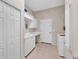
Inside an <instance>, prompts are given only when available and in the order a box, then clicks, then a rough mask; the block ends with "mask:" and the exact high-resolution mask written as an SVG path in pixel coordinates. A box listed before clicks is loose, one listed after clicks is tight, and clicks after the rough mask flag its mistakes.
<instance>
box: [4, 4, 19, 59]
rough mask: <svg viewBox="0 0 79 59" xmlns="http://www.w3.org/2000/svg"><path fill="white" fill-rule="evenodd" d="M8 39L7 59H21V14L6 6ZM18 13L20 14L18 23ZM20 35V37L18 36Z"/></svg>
mask: <svg viewBox="0 0 79 59" xmlns="http://www.w3.org/2000/svg"><path fill="white" fill-rule="evenodd" d="M6 11H7V12H6V14H8V15H6V16H7V17H6V20H7V21H6V25H5V26H7V28H6V30H7V31H6V33H7V35H6V39H7V59H20V23H19V22H20V16H19V14H20V12H19V11H18V10H16V9H15V8H13V7H11V6H8V5H6ZM15 11H16V12H18V13H19V14H18V15H17V16H19V17H18V21H17V22H16V17H15V15H16V13H15ZM17 34H18V35H17Z"/></svg>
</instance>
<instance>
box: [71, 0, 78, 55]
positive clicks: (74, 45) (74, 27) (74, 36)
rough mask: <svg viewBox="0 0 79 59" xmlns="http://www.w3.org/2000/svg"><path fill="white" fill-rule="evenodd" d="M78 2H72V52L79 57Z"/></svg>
mask: <svg viewBox="0 0 79 59" xmlns="http://www.w3.org/2000/svg"><path fill="white" fill-rule="evenodd" d="M77 4H78V2H77V0H72V52H73V55H74V56H75V57H77V56H78V6H77Z"/></svg>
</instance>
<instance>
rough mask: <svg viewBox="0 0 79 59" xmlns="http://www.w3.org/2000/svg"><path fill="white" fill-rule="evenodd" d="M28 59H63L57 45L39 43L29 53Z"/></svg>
mask: <svg viewBox="0 0 79 59" xmlns="http://www.w3.org/2000/svg"><path fill="white" fill-rule="evenodd" d="M26 59H62V58H59V57H58V53H57V47H56V46H53V45H50V44H45V43H39V44H37V46H36V48H35V49H34V50H33V51H32V53H31V54H29V55H28V56H27V57H26Z"/></svg>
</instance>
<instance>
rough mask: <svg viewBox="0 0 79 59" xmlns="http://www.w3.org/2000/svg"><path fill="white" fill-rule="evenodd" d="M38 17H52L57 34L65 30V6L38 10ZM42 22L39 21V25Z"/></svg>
mask: <svg viewBox="0 0 79 59" xmlns="http://www.w3.org/2000/svg"><path fill="white" fill-rule="evenodd" d="M34 14H35V16H36V18H37V19H38V22H39V20H43V19H52V20H53V25H54V27H53V29H55V36H57V34H58V33H60V32H64V31H63V26H64V25H65V8H64V6H59V7H55V8H51V9H47V10H43V11H38V12H35V13H34ZM39 24H40V23H38V25H39Z"/></svg>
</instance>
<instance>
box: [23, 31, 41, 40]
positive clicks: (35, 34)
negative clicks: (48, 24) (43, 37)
mask: <svg viewBox="0 0 79 59" xmlns="http://www.w3.org/2000/svg"><path fill="white" fill-rule="evenodd" d="M37 35H40V32H28V33H25V34H24V39H26V38H30V37H33V36H37Z"/></svg>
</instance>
